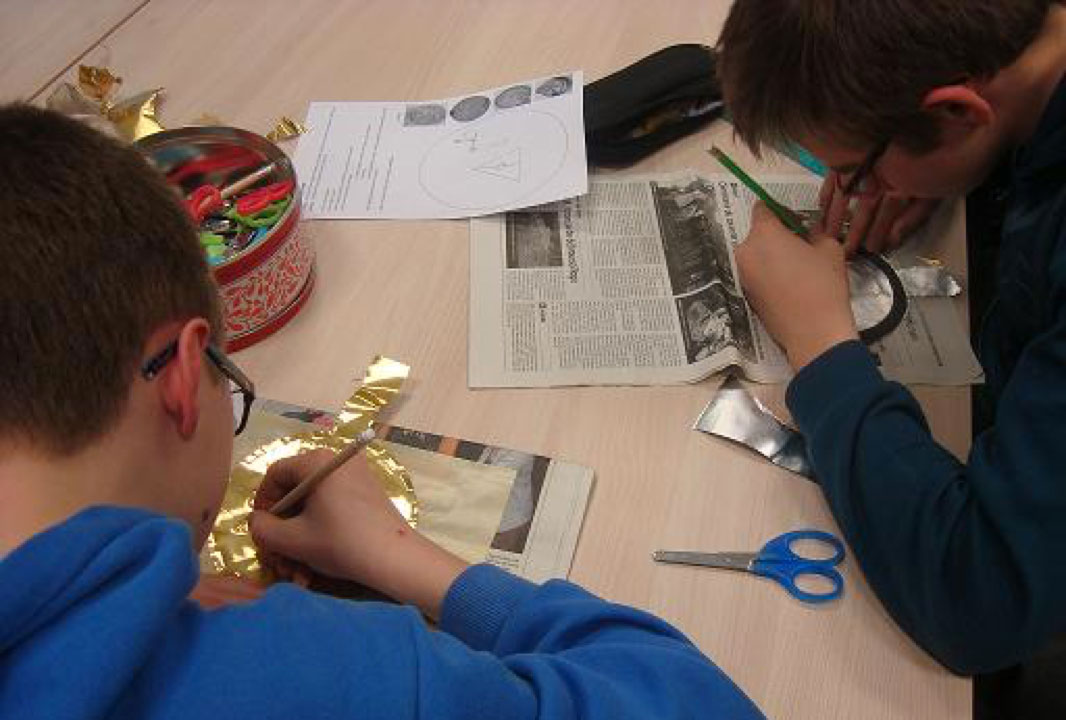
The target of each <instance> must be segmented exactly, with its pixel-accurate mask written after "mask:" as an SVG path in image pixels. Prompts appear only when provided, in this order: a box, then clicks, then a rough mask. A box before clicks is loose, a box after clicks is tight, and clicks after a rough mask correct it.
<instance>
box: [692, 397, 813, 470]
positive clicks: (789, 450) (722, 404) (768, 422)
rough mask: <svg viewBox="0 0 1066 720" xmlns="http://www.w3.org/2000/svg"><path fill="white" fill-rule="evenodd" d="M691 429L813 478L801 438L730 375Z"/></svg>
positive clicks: (803, 441)
mask: <svg viewBox="0 0 1066 720" xmlns="http://www.w3.org/2000/svg"><path fill="white" fill-rule="evenodd" d="M692 429H693V430H699V431H700V432H704V433H707V434H708V435H716V436H717V437H720V438H725V439H726V440H731V441H733V442H735V443H739V444H741V445H743V446H745V447H748V448H750V449H752V450H754V451H755V452H757V453H759V454H760V455H762V456H763V457H764V458H766V459H767V460H769V461H770V462H772V463H773V464H774V465H777V466H778V467H782V468H784V469H785V470H791V471H792V472H794V473H796V474H797V475H802V476H803V477H805V478H808V479H813V478H814V471H813V469H812V468H811V464H810V461H809V460H808V459H807V443H806V441H805V440H804V439H803V436H802V435H801V434H800V433H798V432H797V431H796V430H793V429H792V428H790V427H789V426H788V425H786V424H784V423H783V422H781V421H780V420H778V419H777V417H776V416H775V415H774V414H773V413H772V412H770V410H769V409H767V408H766V406H765V405H763V404H762V403H761V402H759V400H758V398H756V397H755V396H753V395H752V394H751V393H749V392H748V391H747V390H746V389H745V388H744V386H743V385H742V384H741V383H740V381H739V380H737V379H736V378H735V377H733V376H730V377H728V378H726V381H725V382H723V383H722V386H721V387H720V388H719V389H718V392H717V393H715V396H714V397H713V398H711V401H710V402H709V403H707V407H705V408H704V409H703V412H702V413H700V416H699V417H698V418H697V419H696V424H695V425H693V426H692Z"/></svg>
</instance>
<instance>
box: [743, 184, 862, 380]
mask: <svg viewBox="0 0 1066 720" xmlns="http://www.w3.org/2000/svg"><path fill="white" fill-rule="evenodd" d="M812 238H813V239H812V241H811V242H810V243H808V242H806V241H805V240H804V239H803V238H801V237H799V236H797V235H795V234H794V233H792V232H790V231H789V230H788V229H787V228H785V227H784V226H783V225H782V224H781V223H780V222H778V220H777V218H776V217H775V216H774V214H773V213H772V212H770V210H769V209H767V207H766V206H765V205H763V204H762V203H757V204H756V206H755V208H754V210H753V211H752V216H751V232H750V233H749V234H748V238H747V240H745V241H744V242H743V243H741V244H740V245H738V246H737V248H736V259H737V267H738V269H739V270H740V281H741V283H742V284H743V285H744V292H745V294H746V295H747V297H748V301H749V302H750V303H751V304H752V306H753V307H754V308H755V312H757V313H758V314H759V318H760V319H761V320H762V321H763V324H764V325H766V329H767V330H769V331H770V334H771V335H773V337H774V339H775V340H777V342H778V344H780V345H781V346H782V347H783V348H784V350H785V352H786V353H787V354H788V360H789V363H791V365H792V367H793V368H795V369H796V370H799V369H800V368H802V367H803V366H805V365H807V363H809V362H810V361H811V360H813V359H815V358H816V357H818V356H819V355H821V354H822V353H823V352H825V351H826V350H828V349H829V348H831V347H833V346H834V345H837V344H838V343H841V342H844V341H845V340H853V339H855V338H857V337H858V333H857V332H856V331H855V319H854V317H853V316H852V314H851V302H850V300H849V297H848V278H847V270H846V269H845V265H844V248H843V246H841V244H840V243H839V242H838V241H837V240H835V239H834V238H832V237H830V236H828V235H825V234H823V233H815V234H814V235H813V236H812Z"/></svg>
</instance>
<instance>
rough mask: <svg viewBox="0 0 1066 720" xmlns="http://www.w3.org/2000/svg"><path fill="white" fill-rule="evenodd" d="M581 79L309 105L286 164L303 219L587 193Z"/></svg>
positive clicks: (485, 208) (471, 208) (421, 214)
mask: <svg viewBox="0 0 1066 720" xmlns="http://www.w3.org/2000/svg"><path fill="white" fill-rule="evenodd" d="M583 94H584V89H583V78H582V74H581V73H580V72H568V73H562V74H559V75H555V76H552V77H546V78H539V79H536V80H529V81H524V82H520V83H514V84H511V85H508V86H505V87H499V88H493V89H491V90H482V91H478V92H473V93H469V94H467V95H463V96H459V97H454V98H448V99H446V100H430V101H423V102H313V103H311V107H310V109H309V110H308V113H307V123H306V124H307V126H308V132H307V134H306V135H304V136H302V137H301V138H300V146H299V148H298V150H297V153H296V172H297V176H298V178H299V180H300V187H301V190H302V193H303V209H304V213H305V216H306V217H308V218H319V219H350V218H393V219H403V218H407V219H413V218H462V217H473V216H477V215H487V214H490V213H496V212H502V211H504V210H511V209H515V208H521V207H528V206H531V205H539V204H541V203H546V202H552V201H555V200H562V199H565V198H570V197H574V196H576V195H583V194H584V193H585V192H587V191H588V170H587V167H588V165H587V162H586V160H585V126H584V117H583V102H582V99H583Z"/></svg>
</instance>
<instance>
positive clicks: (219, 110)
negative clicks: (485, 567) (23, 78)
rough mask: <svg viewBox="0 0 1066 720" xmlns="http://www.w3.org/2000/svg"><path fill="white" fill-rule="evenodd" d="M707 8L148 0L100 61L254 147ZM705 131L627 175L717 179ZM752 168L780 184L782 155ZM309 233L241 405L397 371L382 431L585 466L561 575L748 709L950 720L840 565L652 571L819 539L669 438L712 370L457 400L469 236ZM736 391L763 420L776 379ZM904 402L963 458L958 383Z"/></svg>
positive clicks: (326, 390) (712, 136)
mask: <svg viewBox="0 0 1066 720" xmlns="http://www.w3.org/2000/svg"><path fill="white" fill-rule="evenodd" d="M111 4H112V5H118V4H119V3H117V2H114V3H111ZM728 7H729V2H728V1H727V0H672V1H671V2H657V3H650V2H647V0H597V1H596V2H588V0H492V1H491V2H490V1H489V0H466V1H464V0H433V1H430V0H424V1H420V0H352V1H350V2H341V1H337V2H328V3H327V2H314V1H312V0H304V1H301V0H151V2H149V3H148V4H147V5H146V6H144V7H143V8H142V9H140V10H139V11H138V12H136V13H135V14H133V15H132V16H131V17H129V19H128V20H127V21H126V22H125V23H123V24H122V25H121V26H120V27H118V28H117V29H116V30H115V31H114V32H113V33H111V34H110V36H109V37H108V39H107V49H108V53H109V63H110V66H111V68H112V69H113V70H114V71H115V72H117V73H118V74H119V75H121V76H123V77H124V78H125V85H124V88H125V89H126V90H127V91H129V92H134V91H136V90H140V89H147V88H150V87H158V86H163V87H164V88H166V99H165V101H164V103H163V104H162V106H161V117H162V120H163V121H164V124H166V125H167V126H169V127H178V126H181V125H182V124H185V123H187V122H190V121H192V120H193V119H195V118H197V117H198V116H200V115H202V114H203V113H211V114H214V115H216V116H218V117H219V118H221V119H222V120H224V121H225V122H226V123H228V124H231V125H236V126H239V127H244V128H247V129H250V130H254V131H257V132H265V131H266V130H268V129H269V128H270V127H271V126H272V125H273V123H274V121H275V120H276V119H277V118H278V117H279V116H281V115H283V114H285V115H291V116H293V117H297V118H303V116H304V114H305V112H306V108H307V104H308V102H309V101H312V100H402V99H432V98H440V97H448V96H452V95H457V94H460V93H462V92H464V91H469V90H476V89H481V88H486V87H493V86H498V85H502V84H505V83H507V82H508V81H513V80H522V79H527V78H531V77H536V76H544V75H547V74H549V73H554V72H556V71H561V70H568V69H581V70H584V71H585V73H586V78H587V79H589V80H591V79H595V78H598V77H601V76H603V75H605V74H608V73H609V72H611V71H614V70H617V69H619V68H621V67H623V66H624V65H626V64H628V63H630V62H632V61H634V60H636V59H638V58H640V57H642V56H645V55H647V54H649V53H651V52H653V51H655V50H658V49H660V48H662V47H664V46H667V45H670V44H674V43H680V42H700V43H705V44H713V42H714V40H715V38H716V37H717V34H718V30H719V28H720V27H721V24H722V22H723V20H724V17H725V14H726V13H727V11H728ZM80 8H81V5H79V13H80V12H83V11H82V10H81V9H80ZM84 12H86V13H89V14H95V13H90V12H89V11H88V10H85V11H84ZM27 77H29V74H27ZM27 82H28V86H32V84H33V82H32V81H27ZM712 140H713V141H715V142H719V143H726V144H727V147H730V148H732V150H735V151H736V152H737V157H738V159H739V160H740V161H741V162H744V163H750V162H753V161H752V159H751V158H750V156H749V155H747V154H746V153H744V152H743V150H742V149H740V148H734V147H732V145H731V131H730V128H729V126H728V125H726V124H724V123H718V124H716V125H715V126H713V127H712V128H711V129H709V130H706V131H704V132H701V133H699V134H698V135H695V136H691V137H689V138H686V139H684V140H682V141H680V142H678V143H676V144H675V145H673V146H671V147H669V148H667V149H665V150H663V151H662V152H660V153H658V154H656V155H654V156H653V157H652V158H650V159H648V160H647V161H645V162H643V163H641V164H640V165H638V166H636V167H635V168H633V169H632V171H633V172H637V171H640V172H644V171H658V170H679V169H684V168H694V169H696V170H700V171H704V172H714V171H717V170H718V168H717V167H716V166H715V165H714V164H713V162H712V160H711V159H710V158H709V157H708V156H707V155H706V154H705V153H704V152H703V150H704V148H706V147H708V146H709V145H710V143H711V141H712ZM774 169H777V170H782V169H784V170H787V171H790V172H797V173H798V172H801V171H800V169H799V168H798V167H796V166H793V165H791V164H790V163H785V162H782V163H780V164H779V165H778V166H776V168H774ZM952 217H953V221H952V223H951V226H950V229H949V231H948V232H947V233H946V234H945V236H944V238H943V240H942V245H941V247H940V248H939V256H940V257H942V258H944V259H945V260H946V261H947V263H948V265H949V267H951V268H952V269H953V270H955V271H956V272H958V273H959V274H963V273H964V271H965V268H964V267H963V265H962V263H963V261H964V258H965V251H964V246H963V242H964V241H963V235H964V233H963V224H962V213H961V210H959V209H956V211H955V213H954V215H953V216H952ZM311 231H312V234H313V236H314V238H315V243H316V249H317V267H318V272H319V277H318V285H317V287H316V290H315V294H314V295H313V297H312V299H311V300H310V302H309V304H308V305H307V306H306V307H305V308H304V309H303V310H302V311H301V312H300V314H299V315H298V316H297V317H296V318H295V320H294V321H293V322H292V323H290V324H289V325H288V326H287V327H285V328H284V329H283V330H281V331H280V332H279V333H278V334H277V335H275V336H273V337H271V338H269V339H267V340H265V341H263V342H261V343H259V344H258V345H255V346H253V347H251V348H249V349H247V350H244V351H242V352H240V353H237V354H236V355H235V358H234V359H235V360H236V362H237V363H239V364H240V365H241V366H242V367H243V368H244V369H245V370H246V371H247V372H248V374H249V375H250V376H252V377H253V378H254V379H255V381H256V383H257V385H258V389H259V391H260V393H261V394H262V395H263V396H265V397H271V398H276V399H280V400H287V401H291V402H295V403H301V404H306V405H310V406H316V407H323V408H335V407H337V406H339V404H340V403H341V401H342V400H343V399H344V398H345V397H346V396H347V395H348V394H349V393H350V392H351V389H352V387H353V384H354V383H355V381H356V380H357V379H358V378H359V377H360V376H361V374H362V372H363V371H364V369H365V368H366V366H367V363H368V362H369V361H370V359H371V358H372V357H373V356H375V355H377V354H385V355H388V356H390V357H393V358H396V359H399V360H402V361H404V362H407V363H409V364H410V365H411V366H412V368H413V375H412V376H413V381H412V382H411V384H410V385H408V386H407V389H408V393H407V397H406V399H405V400H404V402H403V403H402V404H401V405H400V407H399V408H398V409H397V412H396V415H395V417H394V418H393V419H394V421H395V422H396V423H398V424H401V425H404V426H407V427H413V428H419V429H423V430H427V431H432V432H435V433H442V434H445V435H450V436H458V437H464V438H469V439H472V440H478V441H482V442H488V443H493V444H499V445H504V446H508V447H514V448H520V449H524V450H529V451H534V452H538V453H541V454H545V455H551V456H555V457H560V458H564V459H567V460H570V461H573V462H577V463H581V464H584V465H588V466H590V467H592V468H594V470H595V472H596V484H595V487H594V490H593V495H592V498H591V502H590V505H589V509H588V514H587V517H586V520H585V524H584V527H583V530H582V533H581V539H580V542H579V545H578V549H577V555H576V558H575V561H574V565H573V569H572V572H571V579H572V580H574V581H575V582H577V583H580V584H581V585H583V586H585V587H587V588H589V589H590V590H592V591H593V592H596V593H597V594H600V595H602V596H605V597H607V598H610V599H612V600H616V601H619V602H623V603H629V604H633V605H636V606H639V607H641V608H645V609H647V610H650V611H651V612H654V613H656V614H659V615H661V616H663V617H664V618H666V619H667V620H669V621H670V622H672V623H675V624H676V625H677V626H679V627H680V628H681V629H682V630H683V631H684V632H686V633H687V634H688V635H689V636H690V637H692V638H693V639H694V640H695V642H696V643H697V644H698V645H699V646H700V647H701V648H702V649H703V650H704V651H705V652H706V653H707V654H708V655H709V656H710V657H711V658H712V659H714V660H715V662H717V663H718V664H719V665H720V666H721V667H722V668H723V670H724V671H725V672H727V673H728V674H729V675H730V676H731V677H733V678H734V679H735V680H736V681H737V683H738V684H739V685H740V686H741V687H742V688H743V689H744V690H745V691H746V692H747V693H748V694H749V695H750V696H751V697H752V698H753V699H754V700H755V701H756V702H757V703H758V705H759V706H760V708H762V710H763V711H764V712H765V713H766V714H767V715H768V716H769V717H772V718H810V719H811V720H814V719H815V718H817V719H818V720H822V719H824V718H863V719H864V720H880V719H885V720H887V719H889V718H937V719H938V720H939V719H945V718H947V719H950V718H960V719H961V718H969V717H970V683H969V681H968V680H965V679H962V678H958V677H955V676H952V675H951V674H950V673H948V672H947V671H946V670H944V669H943V668H941V667H940V666H938V665H937V664H936V663H935V662H934V661H933V660H931V659H930V658H929V657H928V656H926V655H925V654H924V653H923V652H922V651H921V650H920V649H918V648H917V647H916V646H915V645H914V644H913V643H912V642H911V641H910V640H909V639H908V638H907V637H906V636H905V635H904V634H903V633H902V632H901V631H900V630H899V629H898V628H897V627H896V626H895V625H894V623H893V622H892V621H891V619H890V618H889V617H888V616H887V614H886V613H885V611H884V609H883V608H882V607H881V605H880V604H879V603H878V601H877V599H876V598H875V597H874V595H873V594H872V592H871V591H870V589H869V587H868V586H867V585H866V583H865V581H864V579H863V576H862V573H861V571H860V569H859V567H858V566H857V564H856V563H855V562H854V560H853V559H851V558H849V559H848V560H847V561H845V563H844V565H843V572H844V574H845V576H846V578H847V592H846V594H845V597H844V598H843V599H842V600H841V601H839V602H836V603H832V604H830V605H829V606H828V607H824V608H819V609H813V608H812V607H810V606H807V605H803V604H801V603H799V602H797V601H795V600H793V599H792V598H790V597H789V596H788V595H787V594H786V593H785V592H783V591H782V589H781V588H780V587H778V586H777V585H776V584H774V583H771V582H767V581H763V580H760V579H758V578H755V577H746V576H743V575H736V574H731V573H717V572H710V571H706V570H700V569H696V568H682V567H669V566H661V565H656V564H654V563H653V562H652V561H651V559H650V554H651V552H652V551H653V550H655V549H658V548H705V549H709V550H710V549H722V550H727V549H733V550H746V549H756V548H758V547H759V546H761V544H762V543H763V542H765V541H766V540H767V539H769V538H770V537H772V536H774V535H777V534H779V533H781V532H784V531H786V530H790V529H795V528H800V527H818V528H823V529H827V530H832V531H834V532H839V530H838V528H837V526H836V523H835V522H834V521H833V519H832V516H831V515H830V513H829V511H828V508H827V506H826V503H825V502H824V500H823V498H822V496H821V493H820V491H819V489H818V488H817V487H816V486H815V485H814V484H813V483H810V482H807V481H806V480H803V479H801V478H799V477H797V476H795V475H792V474H790V473H788V472H786V471H784V470H781V469H778V468H776V467H774V466H771V465H769V464H766V463H764V462H761V461H760V460H759V459H757V458H755V457H753V456H752V455H750V454H748V453H747V452H745V451H744V450H742V449H739V448H736V447H733V446H731V445H728V444H725V443H723V442H719V441H717V440H715V439H712V438H709V437H706V436H703V435H700V434H699V433H696V432H693V431H691V430H690V427H691V425H692V422H693V420H694V419H695V417H696V416H697V414H698V413H699V411H700V409H701V408H702V407H703V405H704V404H705V403H706V402H707V400H708V399H709V398H710V396H711V395H712V394H713V392H714V389H715V387H716V386H717V382H718V380H717V379H714V378H712V379H709V380H708V381H706V382H703V383H700V384H696V385H692V386H685V387H650V388H596V387H588V388H562V389H547V390H479V391H471V390H469V389H468V388H467V383H466V367H467V316H468V313H467V302H468V286H469V282H468V271H469V267H468V259H469V258H468V247H467V243H468V225H467V223H466V222H464V221H427V222H411V221H404V222H379V221H358V222H356V221H348V222H344V221H330V222H315V223H313V224H312V225H311ZM757 392H758V394H759V395H760V396H761V397H763V398H764V399H766V400H767V401H768V402H769V403H770V404H771V405H773V406H774V407H776V408H778V409H783V403H782V402H781V400H782V397H783V393H784V389H783V388H782V387H761V388H758V389H757ZM918 394H919V397H920V399H921V401H922V403H923V405H924V406H925V407H926V409H927V410H928V412H929V414H930V419H931V423H932V427H933V429H934V433H935V434H936V435H937V437H938V438H940V439H941V440H942V441H943V442H944V443H945V444H946V445H947V446H948V447H949V448H951V449H952V450H953V451H954V452H955V453H956V454H960V455H962V454H964V453H965V452H966V449H967V447H968V435H969V403H968V391H967V390H965V389H945V388H938V389H929V388H925V389H921V390H920V391H919V393H918ZM708 714H709V715H711V714H713V712H712V708H708Z"/></svg>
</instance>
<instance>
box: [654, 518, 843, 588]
mask: <svg viewBox="0 0 1066 720" xmlns="http://www.w3.org/2000/svg"><path fill="white" fill-rule="evenodd" d="M799 540H813V541H815V542H818V543H821V544H823V545H826V546H828V547H829V548H830V549H832V550H833V555H832V556H831V557H828V558H812V557H807V556H805V555H800V554H798V553H797V552H796V551H795V550H793V549H792V543H794V542H797V541H799ZM652 559H653V560H655V561H656V562H661V563H669V564H673V565H700V566H703V567H711V568H721V569H723V570H740V571H744V572H750V573H754V574H756V575H761V576H763V577H767V578H770V579H771V580H775V581H776V582H777V583H778V584H779V585H781V586H782V587H783V588H785V590H787V591H788V592H789V594H790V595H792V597H794V598H796V599H797V600H801V601H803V602H806V603H822V602H827V601H829V600H835V599H836V598H838V597H840V594H841V593H842V592H844V578H843V576H842V575H841V574H840V573H839V572H837V570H836V569H835V567H834V566H836V565H839V564H840V561H841V560H843V559H844V543H843V542H841V541H840V538H838V537H836V536H835V535H832V534H830V533H827V532H823V531H821V530H796V531H794V532H787V533H785V534H783V535H779V536H777V537H775V538H774V539H773V540H770V541H769V542H768V543H766V544H765V545H764V546H763V547H762V549H761V550H759V551H758V552H753V553H752V552H748V553H741V552H717V553H706V552H678V551H672V550H656V551H655V552H654V553H652ZM811 575H816V576H818V577H823V578H826V579H827V580H829V582H830V583H832V586H833V587H832V589H830V590H827V591H825V592H820V593H819V592H808V591H806V590H804V589H802V588H801V587H800V586H799V585H797V584H796V580H797V579H799V578H802V577H803V576H811Z"/></svg>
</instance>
